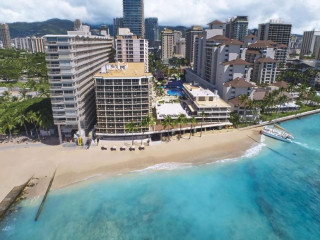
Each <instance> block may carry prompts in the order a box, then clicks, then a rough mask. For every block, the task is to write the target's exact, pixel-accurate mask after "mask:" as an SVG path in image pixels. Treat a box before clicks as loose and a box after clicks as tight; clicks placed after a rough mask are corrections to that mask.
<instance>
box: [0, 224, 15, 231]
mask: <svg viewBox="0 0 320 240" xmlns="http://www.w3.org/2000/svg"><path fill="white" fill-rule="evenodd" d="M14 229H15V226H13V225H7V226H5V227H4V228H2V231H4V232H9V231H13V230H14Z"/></svg>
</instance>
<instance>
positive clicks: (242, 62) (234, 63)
mask: <svg viewBox="0 0 320 240" xmlns="http://www.w3.org/2000/svg"><path fill="white" fill-rule="evenodd" d="M221 65H223V66H226V65H248V66H249V65H251V63H249V62H246V61H245V60H243V59H241V58H237V59H235V60H232V61H229V62H223V63H221Z"/></svg>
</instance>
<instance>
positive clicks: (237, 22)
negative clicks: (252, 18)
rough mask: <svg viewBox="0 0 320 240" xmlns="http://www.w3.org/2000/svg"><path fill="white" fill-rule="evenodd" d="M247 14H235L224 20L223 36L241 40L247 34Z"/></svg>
mask: <svg viewBox="0 0 320 240" xmlns="http://www.w3.org/2000/svg"><path fill="white" fill-rule="evenodd" d="M248 24H249V22H248V16H236V17H233V18H229V19H228V20H227V22H226V31H225V36H226V37H228V38H231V39H237V40H239V41H243V40H244V37H245V36H247V35H248Z"/></svg>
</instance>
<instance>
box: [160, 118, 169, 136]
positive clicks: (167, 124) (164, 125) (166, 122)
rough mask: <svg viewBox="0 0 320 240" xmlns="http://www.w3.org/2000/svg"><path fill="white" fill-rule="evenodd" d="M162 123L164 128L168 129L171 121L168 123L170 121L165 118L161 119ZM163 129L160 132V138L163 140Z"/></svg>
mask: <svg viewBox="0 0 320 240" xmlns="http://www.w3.org/2000/svg"><path fill="white" fill-rule="evenodd" d="M161 125H162V130H164V131H165V130H166V129H167V127H168V126H169V123H168V121H166V120H165V118H164V119H163V120H162V121H161ZM162 130H161V132H160V135H161V136H160V138H161V141H162Z"/></svg>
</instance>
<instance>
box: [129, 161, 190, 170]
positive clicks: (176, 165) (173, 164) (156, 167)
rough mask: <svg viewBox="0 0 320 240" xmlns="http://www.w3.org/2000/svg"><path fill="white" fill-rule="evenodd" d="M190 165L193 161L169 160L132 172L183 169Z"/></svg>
mask: <svg viewBox="0 0 320 240" xmlns="http://www.w3.org/2000/svg"><path fill="white" fill-rule="evenodd" d="M189 167H192V164H191V163H176V162H168V163H160V164H156V165H153V166H150V167H147V168H144V169H140V170H134V171H131V172H149V171H171V170H176V169H183V168H189Z"/></svg>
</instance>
